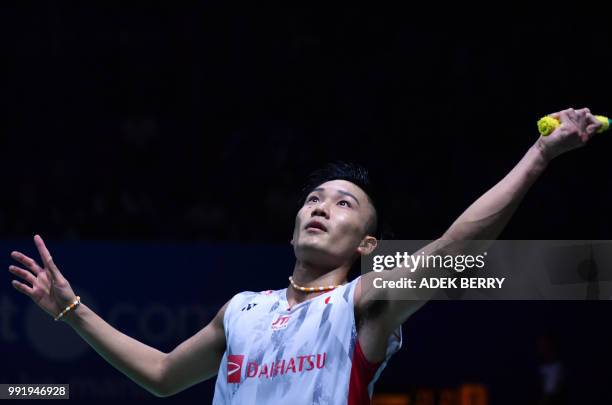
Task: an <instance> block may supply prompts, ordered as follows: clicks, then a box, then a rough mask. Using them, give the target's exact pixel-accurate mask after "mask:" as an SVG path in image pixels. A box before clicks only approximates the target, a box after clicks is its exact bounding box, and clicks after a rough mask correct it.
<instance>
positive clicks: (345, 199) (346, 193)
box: [291, 180, 375, 266]
mask: <svg viewBox="0 0 612 405" xmlns="http://www.w3.org/2000/svg"><path fill="white" fill-rule="evenodd" d="M374 213H375V211H374V207H373V206H372V204H371V203H370V201H369V199H368V197H367V195H366V193H365V192H364V191H363V190H362V189H361V188H360V187H358V186H356V185H355V184H353V183H351V182H349V181H345V180H332V181H328V182H326V183H323V184H321V185H320V186H318V187H316V188H315V189H314V190H312V191H311V192H310V194H308V196H307V197H306V201H305V202H304V205H303V206H302V208H300V210H299V211H298V213H297V215H296V217H295V228H294V230H293V239H292V241H291V243H292V244H293V248H294V251H295V254H296V257H297V258H298V259H300V260H305V261H310V262H313V263H316V264H318V265H323V266H340V265H342V264H344V263H346V262H347V261H348V260H351V259H352V258H354V256H355V254H357V248H358V247H359V246H360V244H361V242H362V241H363V239H364V237H365V236H366V230H367V228H368V224H369V221H371V220H372V219H373V217H374Z"/></svg>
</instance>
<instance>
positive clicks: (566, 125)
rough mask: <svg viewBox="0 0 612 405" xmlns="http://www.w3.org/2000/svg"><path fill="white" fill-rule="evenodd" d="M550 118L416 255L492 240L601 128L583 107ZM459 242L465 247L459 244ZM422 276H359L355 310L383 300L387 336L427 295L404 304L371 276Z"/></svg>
mask: <svg viewBox="0 0 612 405" xmlns="http://www.w3.org/2000/svg"><path fill="white" fill-rule="evenodd" d="M551 116H552V117H554V118H556V119H558V120H559V121H560V122H561V126H560V127H559V128H557V129H556V130H555V131H554V132H553V133H552V134H551V135H549V136H547V137H544V136H540V138H539V139H538V140H537V141H536V143H535V144H534V145H533V146H531V147H530V148H529V150H528V151H527V153H526V154H525V155H524V156H523V158H522V159H521V160H520V161H519V163H518V164H517V165H516V166H515V167H514V168H513V169H512V170H511V171H510V173H508V174H507V175H506V176H505V177H504V178H503V179H502V180H501V181H500V182H499V183H497V184H496V185H495V186H493V187H492V188H491V189H490V190H488V191H487V192H486V193H485V194H484V195H482V196H481V197H480V198H478V199H477V200H476V201H475V202H474V203H473V204H472V205H470V207H469V208H468V209H466V210H465V211H464V212H463V214H461V215H460V216H459V218H457V220H456V221H455V222H453V224H452V225H451V226H450V227H449V228H448V230H447V231H446V232H445V233H444V235H442V237H440V238H439V239H437V240H435V241H433V242H432V243H430V244H429V245H427V246H425V247H424V248H423V249H419V251H418V253H421V252H424V254H425V255H438V254H439V255H445V254H451V255H456V254H462V253H464V252H466V251H468V250H469V249H470V248H471V247H472V246H471V244H470V243H469V241H473V240H493V239H496V238H497V237H498V236H499V234H500V233H501V231H502V230H503V229H504V227H505V226H506V224H507V223H508V221H509V220H510V218H511V217H512V214H513V213H514V212H515V211H516V208H517V207H518V206H519V204H520V202H521V200H522V199H523V197H524V196H525V194H526V193H527V191H528V190H529V188H530V187H531V185H532V184H533V183H534V182H535V181H536V180H537V178H538V177H539V176H540V175H541V173H542V172H543V171H544V169H545V168H546V166H547V165H548V162H550V160H551V159H553V158H555V157H556V156H558V155H560V154H562V153H564V152H567V151H569V150H572V149H575V148H578V147H581V146H583V145H584V144H586V143H587V142H588V141H589V140H590V139H591V138H592V137H593V136H594V134H595V133H596V132H597V130H598V129H599V128H600V127H601V125H602V124H601V122H599V121H598V120H597V119H596V118H595V116H593V115H592V114H591V113H590V111H589V110H588V109H586V108H585V109H581V110H574V109H568V110H564V111H561V112H558V113H555V114H551ZM462 241H465V242H466V243H461V242H462ZM480 247H482V246H480ZM422 273H423V272H419V268H417V269H416V270H415V269H409V268H395V269H393V270H390V271H383V272H381V273H372V272H370V273H368V274H366V275H364V276H363V277H362V280H361V286H360V289H359V290H358V298H357V299H356V306H358V308H360V309H362V310H363V311H364V312H367V311H368V308H370V307H371V306H372V305H373V303H374V302H375V301H377V300H384V301H385V302H386V304H382V303H379V304H376V307H377V308H378V309H377V310H376V313H377V317H376V319H377V322H380V323H381V324H380V325H379V326H381V327H383V328H384V329H385V330H387V331H389V332H390V331H392V330H393V329H394V328H396V327H397V326H399V325H401V324H402V323H403V322H404V321H405V320H406V319H407V318H408V317H409V316H410V315H411V314H412V313H414V311H416V310H417V309H418V308H420V307H421V306H422V305H423V304H424V302H425V300H426V299H428V298H430V297H427V296H421V295H419V298H420V300H407V299H406V296H405V294H406V292H405V291H402V290H403V289H394V288H372V283H373V280H374V278H382V279H383V280H385V281H396V280H401V279H402V278H404V277H407V278H412V279H415V278H416V277H419V275H420V274H422ZM431 294H433V290H432V293H431ZM402 299H404V300H402ZM380 306H383V307H384V310H380V308H379V307H380Z"/></svg>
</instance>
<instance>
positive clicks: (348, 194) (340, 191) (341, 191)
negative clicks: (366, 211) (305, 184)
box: [312, 187, 361, 206]
mask: <svg viewBox="0 0 612 405" xmlns="http://www.w3.org/2000/svg"><path fill="white" fill-rule="evenodd" d="M312 191H325V188H323V187H317V188H315V189H313V190H312ZM336 191H338V193H339V194H342V195H345V196H347V197H351V198H352V199H353V200H355V202H356V203H357V205H359V206H361V204H359V200H358V199H357V197H355V196H354V195H353V194H351V193H349V192H348V191H344V190H336Z"/></svg>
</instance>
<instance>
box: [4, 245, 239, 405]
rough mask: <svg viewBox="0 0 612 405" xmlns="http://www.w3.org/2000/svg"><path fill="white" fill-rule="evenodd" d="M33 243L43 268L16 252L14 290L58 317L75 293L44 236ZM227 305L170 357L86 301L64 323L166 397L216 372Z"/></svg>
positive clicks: (128, 373)
mask: <svg viewBox="0 0 612 405" xmlns="http://www.w3.org/2000/svg"><path fill="white" fill-rule="evenodd" d="M34 242H35V244H36V247H37V249H38V251H39V253H40V257H41V259H42V266H40V265H38V263H37V262H36V261H35V260H34V259H32V258H30V257H28V256H26V255H24V254H23V253H20V252H13V253H12V254H11V257H12V258H13V259H14V260H16V261H17V262H19V264H21V266H22V267H20V266H15V265H11V266H10V267H9V271H10V272H11V273H12V274H14V275H15V276H17V277H19V278H20V279H21V280H22V281H19V280H13V286H14V287H15V289H17V290H18V291H20V292H21V293H23V294H25V295H27V296H28V297H30V298H31V299H32V300H33V301H34V303H36V305H38V306H39V307H40V308H41V309H43V310H44V311H45V312H47V313H48V314H49V315H51V316H55V315H57V314H58V313H59V312H60V311H61V310H62V309H64V308H66V306H67V305H69V304H70V303H72V302H74V300H75V297H76V295H75V293H74V291H73V290H72V287H71V286H70V283H69V282H68V280H66V278H65V277H64V275H63V274H62V273H61V272H60V270H59V268H58V267H57V266H56V265H55V263H54V262H53V259H52V257H51V254H50V253H49V250H48V249H47V247H46V246H45V244H44V242H43V240H42V238H40V236H38V235H36V236H35V237H34ZM23 281H25V282H23ZM226 307H227V304H226V305H224V306H223V307H222V308H221V310H220V311H219V312H218V313H217V315H216V316H215V317H214V319H213V320H212V321H211V322H210V323H209V324H208V325H207V326H205V327H204V328H203V329H202V330H200V331H199V332H198V333H196V334H195V335H193V336H192V337H191V338H189V339H187V340H186V341H184V342H183V343H181V344H180V345H179V346H177V347H176V348H175V349H174V350H172V351H171V352H170V353H164V352H161V351H159V350H157V349H155V348H153V347H151V346H148V345H146V344H144V343H142V342H139V341H138V340H136V339H134V338H132V337H130V336H127V335H125V334H123V333H121V332H120V331H118V330H117V329H115V328H113V327H112V326H111V325H110V324H108V323H107V322H106V321H104V320H103V319H102V318H101V317H100V316H98V315H97V314H96V313H95V312H94V311H92V310H91V309H90V308H89V307H88V306H87V305H85V304H84V303H81V304H80V305H78V306H77V307H76V309H74V310H72V311H70V312H68V313H67V315H66V316H64V317H63V320H64V321H66V322H67V323H68V324H70V326H72V328H73V329H74V330H75V331H76V332H77V333H78V334H79V335H80V336H81V337H82V338H83V339H84V340H85V341H86V342H87V343H89V345H90V346H91V347H92V348H93V349H94V350H95V351H96V352H98V354H100V356H102V358H104V359H105V360H106V361H108V362H109V363H110V364H111V365H112V366H113V367H115V368H116V369H117V370H119V371H121V372H122V373H124V374H125V375H126V376H128V377H129V378H130V379H132V380H133V381H134V382H135V383H137V384H138V385H140V386H141V387H143V388H144V389H146V390H147V391H149V392H150V393H151V394H153V395H155V396H158V397H166V396H170V395H172V394H175V393H177V392H180V391H182V390H184V389H186V388H188V387H190V386H192V385H193V384H195V383H197V382H199V381H203V380H206V379H208V378H210V377H212V376H214V375H216V374H217V370H218V369H219V364H220V363H221V358H222V356H223V352H224V351H225V332H224V327H223V316H224V314H225V308H226Z"/></svg>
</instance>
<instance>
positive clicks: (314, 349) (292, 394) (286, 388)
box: [213, 278, 402, 405]
mask: <svg viewBox="0 0 612 405" xmlns="http://www.w3.org/2000/svg"><path fill="white" fill-rule="evenodd" d="M357 280H359V278H357V279H355V280H353V281H352V282H350V283H348V284H345V285H343V286H341V287H338V288H336V289H335V290H333V291H330V292H327V293H325V294H322V295H319V296H317V297H315V298H312V299H310V300H308V301H305V302H302V303H299V304H297V305H295V306H294V307H292V308H289V305H288V302H287V289H286V288H285V289H282V290H276V291H263V292H259V293H258V292H250V291H249V292H242V293H239V294H237V295H235V296H234V297H233V298H232V299H231V301H230V303H229V305H228V306H227V308H226V310H225V316H224V319H223V325H224V327H225V338H226V342H227V347H226V351H225V353H224V354H223V359H222V361H221V365H220V367H219V373H218V375H217V382H216V385H215V396H214V399H213V405H229V404H235V405H251V404H253V405H255V404H257V405H262V404H289V405H306V404H307V405H312V404H321V405H322V404H325V405H346V404H350V405H354V404H360V405H361V404H369V403H370V399H371V397H372V391H373V388H374V382H375V381H376V380H377V379H378V376H379V375H380V373H381V372H382V370H383V368H384V367H385V365H386V364H387V361H388V360H389V358H390V357H391V355H393V354H394V353H395V352H396V351H397V350H398V349H399V348H400V346H401V339H402V338H401V328H398V329H397V330H396V331H395V332H394V333H393V334H392V335H391V337H390V338H389V342H388V345H387V353H386V358H385V360H384V361H383V362H382V363H378V364H373V363H370V362H368V361H367V360H366V358H365V357H364V355H363V352H362V350H361V347H360V345H359V341H358V339H357V328H356V325H355V316H354V306H353V296H354V293H355V286H356V285H357Z"/></svg>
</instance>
